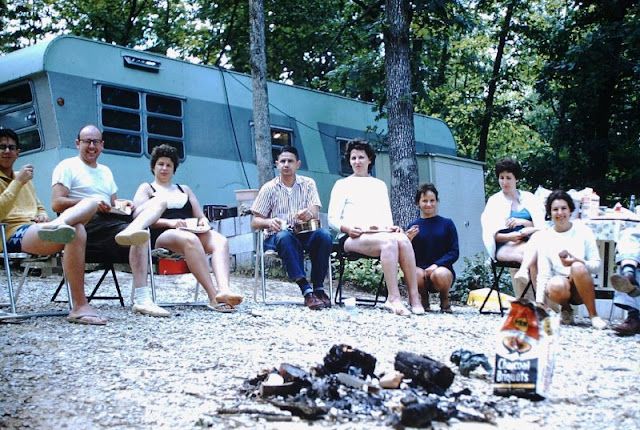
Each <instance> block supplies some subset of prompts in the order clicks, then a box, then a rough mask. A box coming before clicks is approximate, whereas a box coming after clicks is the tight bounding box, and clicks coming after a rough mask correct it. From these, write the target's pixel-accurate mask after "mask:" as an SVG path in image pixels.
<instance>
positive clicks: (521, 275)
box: [513, 270, 529, 286]
mask: <svg viewBox="0 0 640 430" xmlns="http://www.w3.org/2000/svg"><path fill="white" fill-rule="evenodd" d="M513 280H514V281H518V282H519V283H521V284H524V285H525V286H526V285H527V284H528V283H529V273H528V272H527V271H526V270H518V271H517V272H516V274H515V275H513Z"/></svg>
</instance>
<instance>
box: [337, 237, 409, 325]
mask: <svg viewBox="0 0 640 430" xmlns="http://www.w3.org/2000/svg"><path fill="white" fill-rule="evenodd" d="M393 235H394V233H375V234H363V235H361V236H360V237H358V238H356V239H353V238H349V239H347V240H346V242H345V244H344V248H345V250H346V251H348V252H357V253H359V254H364V255H368V256H370V257H379V258H380V263H381V265H382V271H383V272H384V279H385V281H386V283H387V291H388V293H389V295H388V296H387V302H386V303H385V306H386V307H387V308H388V309H390V310H391V311H393V312H394V313H396V314H398V315H409V311H408V310H407V309H406V308H405V307H404V305H403V304H402V298H401V296H400V290H399V289H398V257H399V251H398V244H397V239H395V238H394V236H393ZM413 275H414V276H415V262H414V272H413ZM416 290H417V282H416Z"/></svg>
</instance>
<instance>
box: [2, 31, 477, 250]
mask: <svg viewBox="0 0 640 430" xmlns="http://www.w3.org/2000/svg"><path fill="white" fill-rule="evenodd" d="M268 91H269V102H270V122H271V131H272V144H273V147H274V149H277V148H278V147H280V146H282V145H286V144H291V145H293V146H295V147H296V148H297V149H298V150H299V151H300V158H301V161H302V168H301V170H300V173H301V174H303V175H307V176H311V177H313V178H314V179H315V180H316V182H317V184H318V188H319V191H320V197H321V199H322V202H323V205H324V207H325V208H326V207H327V206H328V203H329V202H328V200H329V194H330V192H331V187H332V186H333V183H334V182H335V181H336V180H337V179H339V178H340V177H342V176H345V175H348V174H350V168H349V165H348V163H346V162H344V161H343V153H344V149H345V143H346V142H347V141H348V140H349V139H352V138H355V137H361V138H365V139H369V140H370V141H378V140H379V139H380V136H381V135H384V133H385V132H386V128H387V125H386V121H385V120H384V119H376V112H375V111H374V110H373V105H371V104H369V103H364V102H360V101H357V100H353V99H348V98H345V97H341V96H336V95H332V94H328V93H323V92H319V91H314V90H309V89H306V88H302V87H297V86H292V85H286V84H282V83H276V82H269V84H268ZM88 123H92V124H96V125H97V126H99V127H100V128H101V129H102V130H104V139H105V149H104V153H103V154H102V155H101V158H100V162H102V163H104V164H106V165H108V166H109V167H110V168H111V170H112V171H113V173H114V176H115V179H116V182H117V184H118V186H119V191H118V196H119V197H122V198H131V197H132V196H133V193H134V192H135V190H136V188H137V187H138V185H139V184H140V183H141V182H144V181H151V180H152V179H153V177H152V175H151V172H150V168H149V154H150V153H151V150H152V149H153V147H154V146H156V145H159V144H161V143H168V144H170V145H173V146H175V147H176V148H178V150H179V152H180V155H181V158H182V163H181V165H180V167H179V168H178V171H177V173H176V177H175V180H176V182H178V183H186V184H189V185H190V186H191V187H192V188H193V189H194V191H195V193H196V194H197V195H198V197H199V199H200V202H201V203H203V204H222V205H230V206H235V205H236V200H235V194H234V191H235V190H238V189H247V188H258V185H259V184H258V181H257V172H256V156H255V148H254V142H253V124H252V96H251V78H250V76H247V75H244V74H240V73H235V72H231V71H228V70H225V69H222V68H217V67H211V66H203V65H197V64H191V63H188V62H185V61H181V60H176V59H172V58H168V57H165V56H160V55H156V54H151V53H147V52H142V51H137V50H133V49H129V48H124V47H121V46H115V45H109V44H106V43H101V42H95V41H91V40H87V39H83V38H79V37H73V36H61V37H57V38H55V39H52V40H50V41H47V42H43V43H40V44H37V45H34V46H31V47H28V48H24V49H22V50H19V51H16V52H13V53H10V54H8V55H5V56H1V57H0V127H7V128H12V129H14V130H16V131H17V132H18V134H19V135H20V139H21V144H22V156H21V158H20V159H19V160H18V163H17V166H20V165H22V164H24V163H26V162H30V163H32V164H34V165H35V166H36V173H35V179H34V182H35V185H36V189H37V191H38V194H39V196H40V197H41V199H42V200H43V202H44V203H45V206H46V207H49V206H50V194H51V192H50V187H51V184H50V178H51V172H52V171H53V168H54V167H55V165H56V164H57V163H58V162H59V161H60V160H62V159H64V158H67V157H71V156H74V155H76V153H77V152H76V148H75V142H74V141H75V138H76V135H77V133H78V130H79V129H80V128H81V127H82V126H83V125H85V124H88ZM415 130H416V151H417V153H418V159H419V175H420V178H419V179H420V181H421V182H425V181H431V182H434V183H435V184H436V186H437V187H438V188H439V190H440V192H441V206H440V213H441V214H442V215H443V216H447V217H450V218H453V220H454V222H455V223H456V225H457V227H458V231H459V235H460V245H461V255H462V256H470V255H473V254H475V253H478V252H482V249H483V248H482V241H481V233H480V222H479V220H480V213H481V211H482V208H483V206H484V182H483V180H484V179H483V178H484V176H483V166H482V164H481V163H478V162H475V161H472V160H467V159H463V158H459V157H457V154H456V144H455V141H454V138H453V135H452V134H451V131H450V130H449V128H448V127H447V125H446V124H445V123H444V122H442V121H440V120H438V119H435V118H430V117H427V116H424V115H415ZM374 174H375V175H376V176H377V177H379V178H381V179H383V180H385V181H386V182H387V183H389V178H390V168H389V158H388V156H387V154H385V153H384V151H382V152H381V154H380V156H379V158H378V160H377V162H376V169H375V171H374ZM408 192H411V193H413V190H408ZM244 218H247V217H244ZM237 224H238V222H237V221H234V228H233V229H232V230H233V231H232V232H228V234H229V235H239V234H240V233H244V234H246V231H245V230H246V224H248V223H246V222H245V223H244V225H245V227H243V228H240V229H238V227H237ZM239 230H240V231H239ZM242 242H243V243H244V241H242ZM238 243H240V242H238ZM232 248H233V247H232ZM241 248H245V246H240V245H238V248H237V251H238V253H240V252H241ZM461 261H462V258H461Z"/></svg>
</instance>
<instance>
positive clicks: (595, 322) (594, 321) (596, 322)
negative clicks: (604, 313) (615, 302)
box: [591, 315, 607, 330]
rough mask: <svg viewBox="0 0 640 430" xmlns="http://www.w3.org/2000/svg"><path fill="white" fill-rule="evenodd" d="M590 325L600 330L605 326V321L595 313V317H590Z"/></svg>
mask: <svg viewBox="0 0 640 430" xmlns="http://www.w3.org/2000/svg"><path fill="white" fill-rule="evenodd" d="M591 327H593V328H595V329H597V330H602V329H605V328H607V322H606V321H605V320H603V319H602V318H600V317H599V316H597V315H596V316H595V317H592V318H591Z"/></svg>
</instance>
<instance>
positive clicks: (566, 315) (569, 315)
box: [560, 308, 573, 325]
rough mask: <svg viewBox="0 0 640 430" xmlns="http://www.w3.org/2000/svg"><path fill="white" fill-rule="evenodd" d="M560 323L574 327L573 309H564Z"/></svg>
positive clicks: (561, 312)
mask: <svg viewBox="0 0 640 430" xmlns="http://www.w3.org/2000/svg"><path fill="white" fill-rule="evenodd" d="M560 322H561V323H562V324H564V325H573V309H572V308H569V309H562V310H561V311H560Z"/></svg>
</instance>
